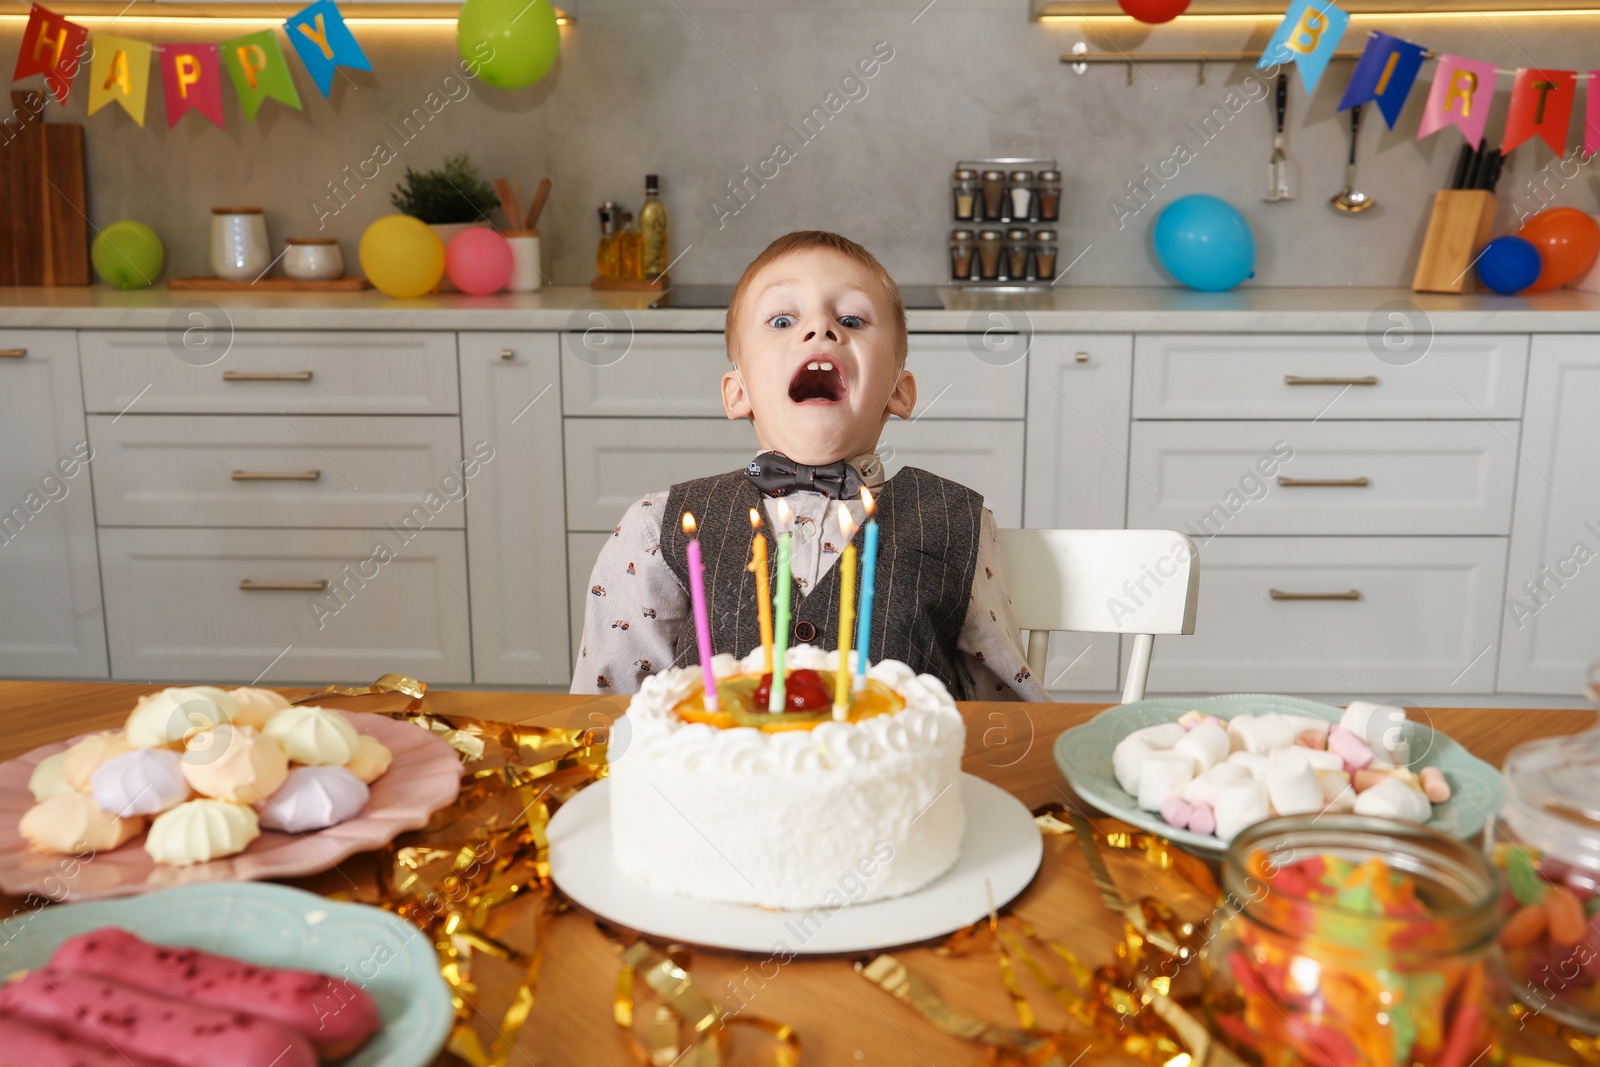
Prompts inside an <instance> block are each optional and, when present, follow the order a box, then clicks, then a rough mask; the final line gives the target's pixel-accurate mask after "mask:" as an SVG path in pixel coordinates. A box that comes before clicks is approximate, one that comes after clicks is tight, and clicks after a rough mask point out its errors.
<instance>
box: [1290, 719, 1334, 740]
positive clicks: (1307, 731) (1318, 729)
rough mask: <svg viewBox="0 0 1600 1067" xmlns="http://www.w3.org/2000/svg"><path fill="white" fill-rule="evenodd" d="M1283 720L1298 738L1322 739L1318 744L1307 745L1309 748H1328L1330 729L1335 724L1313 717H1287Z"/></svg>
mask: <svg viewBox="0 0 1600 1067" xmlns="http://www.w3.org/2000/svg"><path fill="white" fill-rule="evenodd" d="M1283 718H1284V721H1285V722H1287V723H1288V724H1289V726H1290V728H1292V729H1293V730H1294V732H1295V736H1296V737H1297V738H1305V737H1307V736H1308V735H1309V736H1310V737H1311V738H1312V739H1320V740H1319V741H1318V742H1316V743H1313V744H1308V745H1306V747H1307V748H1326V747H1327V746H1328V728H1329V727H1331V726H1332V725H1333V723H1331V722H1329V721H1328V720H1327V719H1318V718H1316V717H1315V716H1312V715H1285V716H1284V717H1283Z"/></svg>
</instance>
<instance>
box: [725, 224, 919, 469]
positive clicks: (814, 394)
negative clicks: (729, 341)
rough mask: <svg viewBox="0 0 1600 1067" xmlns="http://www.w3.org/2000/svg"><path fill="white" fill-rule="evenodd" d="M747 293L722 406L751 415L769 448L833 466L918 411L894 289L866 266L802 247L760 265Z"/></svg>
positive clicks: (733, 415) (733, 414)
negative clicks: (902, 353)
mask: <svg viewBox="0 0 1600 1067" xmlns="http://www.w3.org/2000/svg"><path fill="white" fill-rule="evenodd" d="M741 300H743V302H744V306H743V307H742V308H741V310H740V315H739V326H738V330H739V335H738V337H737V338H735V341H736V342H737V351H738V353H739V358H738V362H737V364H736V367H735V369H734V370H731V371H729V372H728V373H727V374H725V375H723V377H722V406H723V408H724V410H726V411H727V413H728V418H730V419H743V418H749V419H750V421H751V423H752V424H753V425H754V426H755V430H756V437H757V438H758V439H759V440H760V441H761V447H762V448H763V449H768V450H771V451H775V452H782V453H783V454H784V455H786V456H788V457H789V458H790V459H792V460H794V461H796V462H797V463H807V464H812V465H817V464H822V463H832V462H834V461H835V460H840V459H849V458H850V457H851V456H856V455H860V454H862V453H865V452H871V451H872V450H873V449H874V448H876V447H877V444H878V434H879V433H880V432H881V431H882V430H883V425H884V423H886V422H888V421H889V416H890V415H895V416H898V417H900V418H902V419H904V418H908V417H909V416H910V415H911V411H912V409H913V408H914V407H915V406H916V403H917V386H916V382H915V381H914V380H913V379H912V377H911V374H910V373H909V372H907V371H903V370H898V369H896V367H895V331H894V327H893V325H892V324H891V323H890V322H889V321H888V320H889V298H888V294H887V293H886V292H884V289H883V286H882V285H880V284H879V282H878V281H877V279H875V278H874V277H873V276H872V274H871V273H870V272H868V271H867V269H866V268H865V267H863V266H862V265H861V264H859V263H857V262H856V261H855V260H853V259H850V258H849V257H848V256H844V255H841V254H840V253H838V252H834V251H832V250H830V249H825V248H811V249H806V250H805V251H803V252H795V253H793V254H791V255H787V256H784V257H782V258H781V259H776V260H774V261H773V262H771V263H769V264H767V265H766V266H765V267H764V268H762V270H761V272H760V273H759V274H757V275H756V276H755V277H754V278H753V279H751V283H750V285H749V287H748V288H747V289H746V291H745V294H744V295H743V296H742V297H741Z"/></svg>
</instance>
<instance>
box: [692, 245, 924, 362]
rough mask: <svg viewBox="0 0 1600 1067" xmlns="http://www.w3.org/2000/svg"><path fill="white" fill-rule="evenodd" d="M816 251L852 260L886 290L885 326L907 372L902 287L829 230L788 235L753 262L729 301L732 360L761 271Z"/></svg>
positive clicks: (868, 256) (874, 259) (863, 251)
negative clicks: (797, 254) (749, 297)
mask: <svg viewBox="0 0 1600 1067" xmlns="http://www.w3.org/2000/svg"><path fill="white" fill-rule="evenodd" d="M813 248H825V249H827V250H828V251H830V252H837V253H839V254H840V255H842V256H848V257H849V258H850V259H853V260H855V261H856V262H857V263H859V264H861V265H862V266H863V267H865V268H867V271H868V273H870V274H871V275H872V276H873V277H874V278H875V279H877V281H878V283H879V284H880V285H882V286H883V289H884V293H885V294H886V295H887V296H888V297H889V321H888V322H887V323H885V325H886V326H888V327H889V328H890V329H891V330H893V331H894V358H895V369H897V370H900V369H903V368H904V367H905V365H906V349H907V347H908V345H909V342H908V340H907V338H906V305H905V301H903V300H901V299H900V287H899V286H898V285H896V284H895V283H894V279H893V278H891V277H889V272H888V271H886V270H884V269H883V264H882V263H879V262H878V257H877V256H874V255H873V254H872V253H871V252H868V251H867V250H866V249H865V248H863V247H862V246H860V245H858V244H856V243H855V242H854V241H852V240H850V238H848V237H842V236H840V235H839V234H836V233H829V232H828V231H827V230H796V231H794V232H793V233H786V234H784V235H783V236H782V237H780V238H778V239H777V240H776V241H773V242H772V243H771V244H769V245H768V246H767V247H766V248H764V249H762V251H761V254H760V255H758V256H756V258H755V259H752V260H751V261H750V265H749V266H748V267H746V268H745V269H744V273H743V274H741V275H740V276H739V284H738V285H736V286H734V289H733V299H731V300H729V301H728V317H727V320H726V323H725V325H724V327H723V328H724V330H725V331H726V333H725V336H726V337H727V343H728V359H729V360H731V361H733V362H735V363H737V362H738V359H737V356H738V350H737V345H738V336H739V316H740V313H741V305H742V303H743V301H744V295H745V290H746V289H748V288H749V287H750V283H751V282H752V281H753V280H754V279H755V276H756V275H757V274H759V273H760V272H761V269H762V268H763V267H765V266H767V265H768V264H769V263H772V262H774V261H775V260H779V259H782V258H783V257H784V256H787V255H790V254H791V253H794V252H805V251H808V250H810V249H813Z"/></svg>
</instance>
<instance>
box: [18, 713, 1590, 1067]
mask: <svg viewBox="0 0 1600 1067" xmlns="http://www.w3.org/2000/svg"><path fill="white" fill-rule="evenodd" d="M156 688H159V687H156V686H148V685H105V684H75V683H51V682H0V709H3V711H0V715H3V717H4V722H5V725H6V730H5V733H4V734H3V735H0V759H10V758H12V757H14V756H18V755H20V754H22V753H24V752H27V751H28V750H30V749H32V748H35V747H37V746H39V745H42V744H46V743H48V742H51V741H58V740H62V739H64V738H67V737H71V736H73V735H75V734H79V733H84V732H86V731H89V730H94V729H105V728H110V727H115V726H118V725H120V724H121V723H122V721H123V719H124V718H125V716H126V715H127V712H128V710H129V709H130V708H131V707H132V706H133V702H134V700H135V698H137V697H138V696H139V695H141V694H143V693H147V692H150V691H152V690H153V689H156ZM284 692H285V693H287V694H289V695H290V696H291V697H293V696H299V695H303V694H304V693H305V692H306V691H305V690H285V691H284ZM380 699H381V698H360V699H358V700H354V701H352V700H348V699H346V700H330V701H327V703H329V704H335V705H339V706H344V707H351V708H360V709H363V710H380V709H381V708H383V707H384V705H383V704H381V703H380V702H379V701H380ZM624 705H625V701H624V700H623V699H622V698H615V697H611V698H595V697H579V696H553V695H532V694H518V693H466V692H460V693H458V692H435V693H430V694H429V696H428V698H427V703H426V705H425V707H426V708H427V709H429V710H432V711H435V712H438V713H440V714H445V715H452V714H454V715H467V716H473V717H476V718H482V719H497V720H502V721H508V722H518V723H527V724H536V725H558V726H572V725H580V724H587V723H594V724H598V723H603V722H609V721H611V720H612V719H614V718H615V717H616V716H617V715H618V714H620V713H621V711H622V709H623V707H624ZM1102 707H1103V705H1098V704H1034V705H1022V704H1001V703H973V704H964V705H962V713H963V715H964V716H965V718H966V721H967V749H968V750H967V756H966V759H965V762H964V766H965V769H966V770H968V771H970V772H971V773H973V774H976V775H978V776H980V777H983V778H986V779H988V780H990V781H992V782H995V783H997V784H999V785H1001V786H1003V787H1005V788H1006V789H1008V790H1010V791H1011V792H1012V793H1014V794H1015V795H1016V796H1018V797H1019V798H1020V799H1021V800H1022V801H1023V803H1025V804H1027V805H1028V806H1029V807H1036V806H1038V805H1041V804H1045V803H1049V802H1052V801H1055V802H1059V803H1063V804H1068V805H1074V806H1081V804H1080V802H1079V801H1078V800H1077V798H1076V797H1074V796H1073V795H1072V793H1071V791H1070V790H1069V789H1067V787H1066V783H1065V782H1064V781H1062V779H1061V776H1060V773H1059V772H1058V771H1057V769H1056V766H1055V763H1054V760H1053V759H1052V757H1051V753H1050V747H1051V744H1052V742H1053V741H1054V740H1055V738H1056V736H1057V735H1058V734H1060V733H1061V731H1062V730H1064V729H1066V728H1068V727H1070V726H1074V725H1076V724H1078V723H1081V722H1084V721H1085V720H1087V719H1089V718H1090V717H1092V716H1093V715H1094V714H1095V713H1096V712H1098V711H1100V710H1101V708H1102ZM1420 714H1424V713H1419V712H1417V711H1415V710H1413V711H1412V715H1413V717H1418V716H1419V715H1420ZM1425 714H1426V715H1427V716H1428V717H1429V718H1430V719H1431V720H1432V724H1433V726H1434V727H1435V728H1437V729H1439V730H1442V731H1444V732H1445V733H1448V734H1449V735H1450V736H1452V737H1454V738H1455V739H1456V740H1458V741H1460V742H1461V743H1462V744H1463V745H1465V746H1466V747H1467V748H1468V749H1470V750H1471V751H1472V752H1473V753H1475V754H1476V755H1478V756H1479V757H1481V758H1483V759H1485V760H1487V761H1488V762H1490V763H1493V764H1495V765H1498V764H1499V763H1500V762H1501V760H1502V759H1503V758H1504V756H1505V754H1506V753H1507V752H1508V751H1509V750H1510V749H1511V748H1512V747H1514V746H1515V745H1517V744H1520V743H1521V742H1523V741H1526V740H1529V739H1531V738H1535V737H1544V736H1550V735H1555V734H1570V733H1577V732H1579V731H1582V730H1587V729H1590V728H1592V727H1594V726H1595V724H1596V716H1595V714H1594V713H1593V712H1591V711H1542V710H1506V709H1475V708H1448V709H1429V710H1428V711H1427V712H1426V713H1425ZM368 866H370V865H368ZM342 868H343V869H342V870H340V871H336V872H330V873H329V874H328V875H323V876H319V877H317V878H311V879H304V880H301V881H299V882H296V883H294V884H297V885H301V886H303V887H304V888H308V889H312V890H315V891H320V892H324V893H328V892H334V891H337V890H340V889H347V888H348V880H349V879H351V878H357V879H359V878H370V870H369V869H363V864H362V862H361V858H360V857H356V858H354V859H352V860H351V861H349V862H348V863H346V864H344V865H342ZM1112 873H1113V875H1114V876H1115V877H1116V879H1117V880H1118V882H1119V884H1120V885H1121V887H1122V889H1123V892H1124V895H1125V896H1127V897H1129V899H1134V898H1137V897H1139V896H1143V895H1146V894H1149V893H1151V892H1152V889H1151V886H1150V885H1147V884H1142V883H1143V881H1144V880H1145V879H1146V878H1147V876H1146V875H1144V874H1143V873H1142V872H1141V870H1140V868H1137V867H1134V866H1132V865H1131V864H1122V863H1118V862H1115V861H1114V862H1113V863H1112ZM20 907H22V903H21V902H20V901H18V900H14V899H7V898H3V897H0V914H5V915H9V914H12V913H13V912H14V911H15V910H16V909H18V908H20ZM1013 910H1014V911H1015V912H1016V913H1017V914H1019V915H1021V916H1022V917H1024V918H1025V919H1027V920H1028V921H1029V922H1031V923H1033V924H1034V925H1035V926H1036V927H1038V929H1039V931H1040V933H1041V935H1043V936H1046V937H1051V938H1055V939H1057V940H1060V941H1061V942H1063V943H1064V944H1066V945H1067V946H1069V947H1070V948H1071V949H1073V951H1075V952H1077V953H1078V954H1079V955H1080V956H1081V957H1082V958H1083V959H1084V960H1085V961H1087V962H1089V963H1090V964H1091V965H1092V964H1095V963H1100V962H1106V961H1109V960H1110V958H1111V950H1112V946H1113V945H1114V944H1115V943H1116V942H1117V941H1118V940H1119V939H1120V937H1121V920H1120V918H1119V917H1117V916H1114V915H1113V914H1112V913H1111V912H1109V911H1108V910H1107V909H1106V908H1105V907H1104V906H1103V905H1102V903H1101V902H1100V898H1099V896H1098V894H1097V893H1096V892H1095V890H1094V887H1093V884H1092V883H1091V881H1090V879H1089V874H1088V870H1087V867H1086V866H1085V864H1084V861H1083V858H1082V856H1081V854H1080V853H1079V851H1078V848H1077V845H1076V843H1075V842H1073V841H1071V840H1070V839H1068V838H1049V837H1047V838H1046V856H1045V866H1044V869H1043V872H1042V874H1041V876H1040V877H1039V878H1038V879H1036V880H1035V882H1034V884H1033V885H1032V886H1031V887H1029V889H1028V890H1027V891H1026V892H1025V893H1024V894H1023V895H1022V896H1021V897H1020V898H1018V900H1017V902H1016V903H1015V905H1014V906H1013ZM897 955H898V956H899V957H900V958H901V959H902V960H904V961H905V962H906V963H907V964H908V965H909V966H911V967H912V968H913V970H915V971H917V972H918V973H919V974H921V975H922V976H924V977H925V978H927V979H929V980H930V982H931V983H932V984H933V985H934V986H935V988H936V992H937V993H938V994H939V995H940V996H941V997H943V998H944V999H945V1000H946V1002H947V1003H950V1004H951V1005H953V1006H957V1007H959V1008H960V1009H961V1010H963V1011H966V1012H969V1013H971V1014H974V1015H977V1016H980V1017H982V1018H985V1019H989V1020H992V1021H994V1022H997V1023H1002V1024H1007V1025H1014V1023H1015V1017H1014V1015H1013V1014H1012V1012H1011V1006H1010V1002H1009V1000H1008V999H1007V997H1006V995H1005V993H1004V991H1003V989H1002V988H1001V986H1000V983H999V981H998V978H997V977H996V974H995V969H994V965H993V963H992V962H991V961H990V960H989V959H987V958H973V959H957V960H951V959H943V958H939V957H936V956H935V955H934V954H933V952H932V950H930V949H912V950H906V951H902V952H899V953H897ZM760 964H761V960H760V959H758V958H756V957H748V956H740V955H734V954H726V955H725V954H720V953H712V952H698V953H696V954H695V958H694V965H693V975H694V980H695V982H696V984H697V985H698V986H699V987H700V988H701V989H702V990H704V991H705V992H706V993H707V994H708V995H710V996H712V997H713V998H715V999H718V1000H721V1001H722V1002H723V1003H725V1004H727V1005H729V1006H730V1007H739V1006H740V1005H742V1006H743V1007H742V1010H743V1011H745V1012H748V1013H751V1014H754V1015H761V1016H766V1017H768V1018H772V1019H778V1020H781V1021H784V1022H787V1023H790V1024H792V1025H793V1026H794V1027H795V1028H796V1030H797V1031H798V1032H799V1034H800V1037H801V1041H802V1049H803V1051H802V1062H803V1063H808V1064H830V1065H832V1064H854V1063H864V1064H896V1065H899V1064H917V1063H927V1064H939V1065H943V1064H959V1065H962V1067H966V1065H968V1064H972V1063H974V1062H977V1061H978V1060H979V1059H980V1058H981V1057H980V1056H979V1054H978V1050H977V1049H976V1048H975V1047H974V1046H972V1045H970V1044H967V1043H966V1042H963V1041H960V1040H958V1039H956V1038H952V1037H947V1036H945V1035H944V1034H942V1033H940V1032H938V1031H937V1030H935V1029H934V1028H933V1027H932V1026H930V1025H929V1024H928V1023H927V1022H925V1021H924V1020H923V1019H922V1018H921V1017H920V1016H918V1015H916V1014H915V1013H914V1012H913V1011H911V1009H910V1008H908V1007H905V1006H904V1005H902V1004H900V1003H899V1002H898V1001H895V1000H893V999H891V998H890V997H889V996H887V995H886V994H885V993H883V992H882V991H880V990H878V989H877V988H875V987H873V986H871V985H870V984H868V983H867V982H866V981H864V980H863V979H861V978H860V977H858V976H857V975H856V974H855V973H854V971H853V970H852V969H851V967H850V964H849V963H848V962H847V961H844V960H837V959H831V960H795V961H792V962H790V963H788V964H786V965H784V966H782V967H781V968H775V967H768V968H766V969H765V970H763V969H762V968H761V967H760ZM774 972H775V973H774ZM616 973H617V957H616V953H615V951H614V950H613V949H612V948H611V946H610V944H609V943H608V942H607V941H606V940H605V938H604V937H602V936H601V935H600V933H599V932H598V931H597V930H596V928H595V926H594V924H593V923H592V922H590V921H589V920H588V919H587V918H585V917H584V916H583V915H581V914H578V913H575V912H574V913H569V914H567V915H563V916H560V917H558V918H557V919H556V920H554V921H553V922H552V923H551V925H550V930H549V941H548V943H547V948H546V956H545V963H544V970H543V975H542V977H541V979H540V981H539V985H538V990H537V1000H536V1002H535V1006H534V1009H533V1014H532V1016H531V1017H530V1019H529V1022H528V1024H527V1027H526V1028H525V1029H524V1030H523V1033H522V1036H521V1038H520V1039H519V1041H518V1051H519V1053H520V1056H513V1057H512V1060H511V1063H512V1064H513V1065H517V1064H524V1065H528V1064H531V1065H538V1067H557V1065H566V1064H583V1065H608V1064H615V1065H618V1067H623V1065H629V1064H632V1063H633V1060H632V1059H631V1058H630V1056H629V1055H628V1054H627V1053H626V1052H625V1050H624V1048H623V1045H622V1042H621V1040H620V1038H619V1036H618V1034H617V1033H616V1031H615V1027H614V1024H613V1023H612V1021H611V993H612V987H613V983H614V980H615V978H616ZM1031 999H1032V1000H1033V1003H1034V1005H1035V1007H1036V1008H1039V1009H1040V1011H1041V1016H1042V1020H1043V1021H1044V1022H1045V1023H1046V1024H1059V1023H1060V1022H1061V1019H1062V1015H1061V1013H1060V1012H1059V1011H1055V1010H1053V1002H1050V1001H1049V1000H1048V998H1047V997H1046V996H1044V995H1043V994H1042V993H1034V994H1031ZM1109 1047H1110V1046H1109V1043H1108V1042H1107V1041H1105V1040H1104V1039H1101V1040H1099V1041H1098V1042H1097V1044H1096V1046H1095V1047H1094V1049H1093V1051H1092V1052H1091V1053H1090V1054H1088V1055H1086V1056H1084V1057H1083V1058H1082V1059H1081V1060H1080V1061H1078V1062H1080V1063H1082V1064H1084V1065H1089V1064H1101V1063H1104V1064H1120V1063H1128V1062H1132V1061H1129V1060H1127V1059H1126V1058H1125V1057H1123V1056H1121V1055H1120V1054H1116V1053H1112V1052H1110V1051H1109ZM765 1051H766V1050H765V1049H763V1048H761V1047H760V1045H759V1041H758V1040H756V1039H751V1038H746V1037H740V1038H738V1039H737V1040H736V1042H735V1046H734V1053H735V1054H734V1057H733V1062H734V1063H735V1064H744V1063H766V1062H769V1060H768V1059H767V1058H766V1056H765V1055H764V1054H765ZM1530 1051H1543V1052H1544V1053H1545V1054H1546V1055H1547V1056H1548V1057H1549V1058H1551V1059H1553V1060H1560V1059H1561V1058H1562V1057H1561V1056H1560V1055H1558V1054H1556V1051H1557V1050H1551V1049H1548V1048H1545V1049H1540V1048H1537V1047H1536V1048H1532V1049H1530ZM453 1062H454V1061H453V1060H452V1059H450V1058H449V1057H445V1058H441V1060H440V1061H439V1064H440V1067H443V1065H445V1064H448V1063H453Z"/></svg>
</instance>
